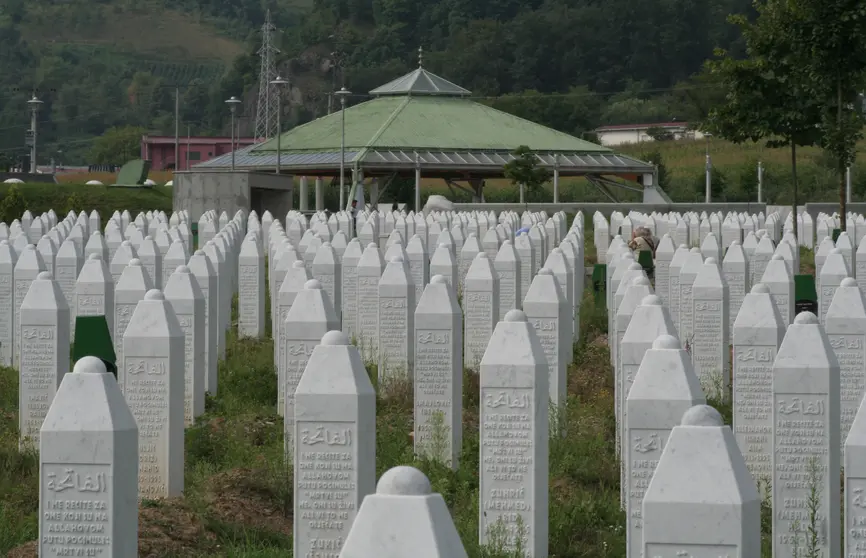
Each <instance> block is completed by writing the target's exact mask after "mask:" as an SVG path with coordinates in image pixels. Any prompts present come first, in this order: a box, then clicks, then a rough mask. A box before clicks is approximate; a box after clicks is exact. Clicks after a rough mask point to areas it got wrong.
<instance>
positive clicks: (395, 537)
mask: <svg viewBox="0 0 866 558" xmlns="http://www.w3.org/2000/svg"><path fill="white" fill-rule="evenodd" d="M370 556H383V557H384V556H412V557H413V558H467V554H466V550H465V549H464V548H463V543H462V541H461V540H460V535H459V533H458V532H457V528H456V527H455V526H454V520H453V519H451V514H450V513H449V511H448V507H447V506H446V504H445V500H444V499H443V498H442V495H441V494H438V493H434V492H433V491H432V489H431V488H430V481H429V480H428V479H427V477H425V476H424V473H422V472H421V471H419V470H417V469H415V468H414V467H406V466H400V467H394V468H393V469H390V470H388V471H386V472H385V474H384V475H382V478H380V479H379V483H378V484H377V485H376V493H375V494H370V495H368V496H367V497H366V498H364V501H363V503H362V504H361V507H360V509H359V510H358V514H357V515H356V516H355V521H354V522H353V524H352V529H351V531H349V535H348V537H346V540H345V543H344V544H343V545H342V549H341V550H340V554H339V558H369V557H370Z"/></svg>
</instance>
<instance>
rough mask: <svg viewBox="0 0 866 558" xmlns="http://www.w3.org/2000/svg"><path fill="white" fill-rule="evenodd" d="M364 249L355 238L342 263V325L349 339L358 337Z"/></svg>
mask: <svg viewBox="0 0 866 558" xmlns="http://www.w3.org/2000/svg"><path fill="white" fill-rule="evenodd" d="M363 253H364V252H363V247H362V246H361V243H360V242H359V241H358V239H357V238H353V239H352V240H350V241H349V243H348V244H347V245H346V250H345V251H344V252H343V257H342V260H341V261H340V266H341V267H340V282H341V283H342V290H341V292H340V300H341V302H342V316H341V318H342V324H343V333H345V334H346V335H348V336H349V339H356V338H357V337H358V264H359V263H360V261H361V256H362V255H363Z"/></svg>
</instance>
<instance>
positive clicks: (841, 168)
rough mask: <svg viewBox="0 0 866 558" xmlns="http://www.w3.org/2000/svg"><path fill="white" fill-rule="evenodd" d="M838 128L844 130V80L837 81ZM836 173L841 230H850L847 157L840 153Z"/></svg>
mask: <svg viewBox="0 0 866 558" xmlns="http://www.w3.org/2000/svg"><path fill="white" fill-rule="evenodd" d="M836 126H837V127H838V129H839V131H840V132H841V130H842V80H841V79H837V80H836ZM836 173H837V174H838V175H839V229H840V230H843V231H844V230H847V228H848V223H847V221H848V219H847V217H846V215H845V214H846V213H847V212H848V200H847V199H846V196H845V194H846V192H845V190H846V188H845V157H844V155H843V154H842V153H841V152H840V153H839V160H838V161H837V168H836Z"/></svg>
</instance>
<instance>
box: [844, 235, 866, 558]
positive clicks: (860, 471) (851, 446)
mask: <svg viewBox="0 0 866 558" xmlns="http://www.w3.org/2000/svg"><path fill="white" fill-rule="evenodd" d="M861 246H862V244H861ZM858 256H859V254H858ZM843 440H845V447H844V460H845V461H844V463H843V464H844V471H845V472H844V474H845V479H844V480H845V485H844V486H845V503H844V510H843V514H844V516H843V517H844V518H845V524H846V526H850V527H849V528H846V529H844V531H845V548H844V553H843V556H858V555H860V554H862V551H863V528H862V525H866V509H864V507H863V501H864V497H866V496H864V490H866V400H863V401H861V402H860V406H859V408H858V410H857V415H856V416H855V418H854V422H853V424H852V425H851V430H850V431H849V433H848V436H847V437H846V438H843Z"/></svg>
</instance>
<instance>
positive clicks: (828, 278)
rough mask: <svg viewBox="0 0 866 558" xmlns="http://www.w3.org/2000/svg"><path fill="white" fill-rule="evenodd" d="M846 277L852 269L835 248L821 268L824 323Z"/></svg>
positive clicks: (820, 300)
mask: <svg viewBox="0 0 866 558" xmlns="http://www.w3.org/2000/svg"><path fill="white" fill-rule="evenodd" d="M846 277H851V269H850V268H849V267H848V264H847V263H846V261H845V258H844V256H843V255H842V251H841V250H839V249H838V248H833V250H831V251H830V253H829V254H828V255H827V261H825V262H824V267H822V268H821V275H820V277H819V280H818V283H819V284H820V285H821V291H820V293H819V294H818V318H819V319H820V320H821V323H822V324H826V322H827V310H829V309H830V303H831V302H833V295H835V294H836V289H838V288H839V285H841V284H842V280H843V279H845V278H846ZM858 403H859V401H858Z"/></svg>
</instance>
